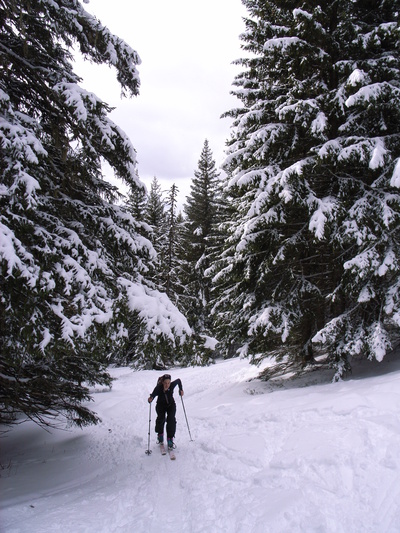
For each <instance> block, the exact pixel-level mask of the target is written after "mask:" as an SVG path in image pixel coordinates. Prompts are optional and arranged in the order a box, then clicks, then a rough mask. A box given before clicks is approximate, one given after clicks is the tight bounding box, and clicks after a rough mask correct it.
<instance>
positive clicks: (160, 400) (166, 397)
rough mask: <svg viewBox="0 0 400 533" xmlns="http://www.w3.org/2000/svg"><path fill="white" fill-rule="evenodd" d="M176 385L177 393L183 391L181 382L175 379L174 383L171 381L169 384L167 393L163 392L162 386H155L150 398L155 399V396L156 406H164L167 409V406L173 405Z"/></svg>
mask: <svg viewBox="0 0 400 533" xmlns="http://www.w3.org/2000/svg"><path fill="white" fill-rule="evenodd" d="M177 385H178V387H179V391H181V390H183V388H182V381H181V380H180V379H175V381H171V384H170V386H169V389H168V390H167V391H164V385H163V384H162V383H160V384H159V385H156V386H155V388H154V390H153V392H152V393H151V394H150V396H151V398H155V397H156V396H157V404H161V405H165V406H166V407H168V406H169V405H171V404H173V403H175V400H174V397H173V393H174V388H175V387H176V386H177Z"/></svg>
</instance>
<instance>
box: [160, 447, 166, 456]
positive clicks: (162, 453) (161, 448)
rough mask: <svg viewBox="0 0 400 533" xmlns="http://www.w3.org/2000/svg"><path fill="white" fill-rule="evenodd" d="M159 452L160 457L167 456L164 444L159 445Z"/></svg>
mask: <svg viewBox="0 0 400 533" xmlns="http://www.w3.org/2000/svg"><path fill="white" fill-rule="evenodd" d="M160 451H161V455H166V454H167V450H166V449H165V446H164V444H160Z"/></svg>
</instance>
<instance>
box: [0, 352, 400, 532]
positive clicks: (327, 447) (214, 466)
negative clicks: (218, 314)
mask: <svg viewBox="0 0 400 533" xmlns="http://www.w3.org/2000/svg"><path fill="white" fill-rule="evenodd" d="M382 368H384V367H382ZM397 368H398V367H397ZM389 369H390V368H389V366H387V367H386V370H389ZM257 372H258V371H257V369H256V368H254V367H251V366H249V365H248V363H247V362H245V361H240V360H231V361H225V362H220V363H218V364H216V365H214V366H212V367H209V368H187V369H179V370H175V371H174V372H173V373H172V378H173V379H174V378H176V377H180V378H181V379H182V381H183V385H184V389H185V396H184V401H185V407H186V412H187V415H188V420H189V425H190V430H191V433H192V436H193V438H194V442H190V440H189V433H188V430H187V427H186V422H185V418H184V414H183V410H182V404H181V401H180V399H179V398H178V397H177V398H176V400H177V403H178V410H177V419H178V430H177V435H176V443H177V445H178V448H177V450H176V452H177V453H176V454H177V460H176V461H170V460H169V458H168V456H164V457H162V456H161V455H160V453H159V451H158V449H157V448H156V446H155V434H154V431H153V425H154V424H153V422H154V418H155V416H154V414H155V413H154V404H153V405H152V423H151V425H152V429H151V446H152V449H153V453H152V455H150V456H147V455H146V454H145V450H146V448H147V436H148V415H149V405H148V403H147V396H148V394H149V392H150V391H151V390H152V389H153V387H154V384H155V382H156V378H157V376H158V375H159V373H157V372H150V371H148V372H132V371H131V370H130V369H128V368H122V369H113V370H112V373H113V375H114V376H115V377H117V378H118V379H117V380H116V382H115V384H114V387H113V390H112V391H111V392H109V391H97V392H96V393H95V394H94V399H95V405H94V409H95V410H96V411H97V412H98V413H99V414H100V416H101V417H102V420H103V422H102V423H101V424H100V425H98V426H96V427H91V428H87V429H85V430H83V431H81V430H78V429H70V430H68V431H55V432H52V433H51V434H50V433H47V432H45V431H43V430H42V429H40V428H38V427H37V426H35V425H34V424H31V423H26V424H23V425H21V426H19V427H17V428H16V429H14V430H13V431H12V432H11V433H10V434H9V436H8V437H7V438H6V439H2V441H1V443H0V444H1V465H2V470H1V478H0V491H1V518H0V520H1V522H0V524H1V526H0V529H1V531H3V532H6V533H50V532H51V533H55V532H62V533H114V532H115V533H117V532H118V533H120V532H121V533H131V532H132V533H133V532H135V533H142V532H143V533H156V532H157V533H169V532H172V531H173V532H174V533H186V532H187V533H202V532H204V533H210V532H211V533H220V532H221V533H222V532H229V533H268V532H271V533H272V532H273V533H289V532H290V533H295V532H305V533H314V532H315V533H317V532H318V533H325V532H329V533H330V532H335V533H336V532H338V533H353V532H354V533H367V532H371V533H396V532H400V371H399V370H397V369H396V368H394V370H392V371H391V372H389V373H386V374H385V373H382V374H381V375H379V376H376V377H365V378H364V379H354V377H353V379H352V380H350V381H346V382H340V383H336V384H331V383H329V384H315V385H311V386H308V387H305V388H294V387H282V388H281V389H278V390H275V391H274V392H271V389H270V388H269V387H268V386H267V384H265V383H261V382H259V381H257V380H256V381H248V380H249V379H250V378H251V377H254V376H255V375H256V374H257ZM356 377H357V376H356ZM175 395H176V394H175Z"/></svg>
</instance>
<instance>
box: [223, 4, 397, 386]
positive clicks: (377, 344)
mask: <svg viewBox="0 0 400 533" xmlns="http://www.w3.org/2000/svg"><path fill="white" fill-rule="evenodd" d="M244 4H245V5H246V7H247V9H248V11H249V14H250V17H249V18H248V19H247V20H246V31H245V32H244V33H243V35H242V39H243V49H244V50H245V51H247V52H249V57H248V58H245V59H243V60H241V61H239V63H240V64H242V65H243V67H245V70H244V71H243V73H242V74H240V75H239V76H238V77H237V78H236V80H235V85H236V87H237V88H236V89H235V91H234V92H235V94H236V95H237V97H238V98H239V99H240V100H241V101H242V103H243V107H241V108H239V109H237V110H233V111H231V112H229V113H228V115H230V116H231V117H233V119H234V122H233V126H234V132H233V136H232V139H231V141H230V146H229V154H228V157H227V161H226V170H227V172H228V173H229V175H230V182H229V192H230V195H231V204H232V205H233V206H234V208H235V217H234V220H233V221H232V225H231V229H230V236H229V239H228V240H227V242H228V246H227V249H226V251H225V253H224V259H223V261H221V262H220V264H219V270H220V274H219V275H218V280H217V283H218V284H219V287H220V290H221V291H223V292H224V294H225V297H224V299H223V300H221V301H220V303H219V304H218V305H217V306H216V308H215V310H216V312H217V313H218V316H219V323H220V332H221V335H222V337H223V338H224V341H223V342H224V346H225V351H226V352H227V351H228V350H229V349H230V347H232V346H234V347H235V349H237V350H238V351H239V352H240V353H242V354H247V355H250V356H251V358H252V359H253V360H254V361H257V360H259V359H260V358H263V357H265V356H266V355H268V354H269V353H271V350H278V351H279V353H280V354H281V356H282V357H285V360H287V361H288V362H290V361H292V362H294V363H296V362H299V361H302V362H306V361H309V360H312V358H313V355H314V347H313V346H314V345H315V343H316V342H320V343H322V344H323V346H324V350H325V351H326V352H327V355H328V358H327V361H328V362H329V363H331V364H333V365H334V366H335V368H336V369H337V375H338V376H339V375H341V373H342V372H343V371H345V370H346V369H348V368H349V364H350V361H351V358H352V357H368V358H376V359H378V360H381V359H382V358H383V356H384V354H385V353H386V352H387V350H389V349H390V348H391V347H393V346H394V343H395V342H396V339H397V337H398V332H399V325H400V321H399V318H398V317H399V316H400V315H399V298H398V287H399V282H400V279H399V264H398V259H397V258H398V256H399V254H398V252H399V250H398V243H399V227H400V226H399V205H400V197H399V194H398V188H399V185H400V183H399V178H398V176H399V175H400V172H399V170H398V169H399V168H400V163H399V155H400V144H399V143H400V136H399V130H400V120H399V118H400V115H399V113H400V106H399V103H400V102H399V98H400V93H399V89H398V87H399V81H400V70H399V26H398V12H399V7H400V6H399V2H398V1H394V2H388V1H386V0H380V1H378V2H363V1H354V2H346V1H344V0H343V1H340V0H339V1H336V2H322V3H321V2H319V3H318V5H316V4H315V3H314V2H308V1H303V2H296V1H289V2H287V1H285V2H283V1H278V0H276V1H270V2H269V1H261V0H244ZM224 324H229V329H228V328H227V327H226V326H224Z"/></svg>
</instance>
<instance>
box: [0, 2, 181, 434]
mask: <svg viewBox="0 0 400 533" xmlns="http://www.w3.org/2000/svg"><path fill="white" fill-rule="evenodd" d="M0 38H1V49H0V69H1V72H2V75H1V79H0V145H1V154H0V169H1V178H0V180H1V181H0V243H1V244H0V268H1V275H0V293H1V297H0V298H1V299H0V351H1V353H0V421H1V422H9V423H12V422H13V421H15V416H16V414H17V413H18V414H19V413H24V414H25V415H26V416H28V417H30V418H32V419H34V420H35V421H37V422H39V423H43V424H47V423H53V418H54V417H56V416H57V415H58V414H62V415H64V416H66V417H67V419H68V420H70V421H71V422H74V423H76V424H78V425H85V424H88V423H92V422H96V421H97V420H98V419H97V416H96V415H95V414H94V413H93V412H92V411H90V410H89V409H88V408H87V407H86V406H85V405H84V404H83V402H85V401H87V400H89V399H90V394H89V388H88V385H93V384H96V383H97V384H110V383H111V379H110V376H109V375H108V373H107V372H106V364H107V362H108V360H109V359H108V358H109V357H110V356H112V355H113V354H115V353H116V352H121V353H123V352H124V351H125V350H126V347H127V342H128V333H127V332H128V327H129V325H130V324H131V323H132V322H135V324H137V330H138V332H139V333H140V334H139V336H138V343H137V347H138V348H137V349H141V344H143V343H144V339H149V342H148V343H147V344H146V348H148V349H150V348H151V347H152V346H153V348H154V345H155V344H156V343H157V342H158V340H160V339H161V342H164V343H165V342H169V343H170V344H171V345H173V344H174V340H173V338H174V334H173V329H174V326H173V325H172V324H173V322H174V316H175V317H178V323H176V325H177V328H178V329H177V330H176V331H178V330H179V331H180V332H181V333H182V334H183V335H185V334H186V333H187V332H188V331H189V328H188V327H186V325H185V323H184V321H183V320H182V317H181V316H180V315H179V316H178V312H177V310H176V309H175V308H174V307H173V306H172V304H171V302H169V301H167V300H166V299H165V298H164V297H163V296H162V295H160V294H159V293H158V292H157V291H156V290H155V289H154V288H153V287H152V286H151V284H148V283H147V282H146V275H147V272H148V271H149V265H150V264H151V260H152V258H153V257H154V249H153V247H152V246H151V243H150V242H149V241H148V240H147V239H146V238H144V237H143V236H142V222H141V221H136V220H135V219H134V218H133V217H132V215H131V214H130V213H128V212H127V211H126V209H124V208H123V207H119V206H118V205H117V204H116V202H115V201H116V200H117V198H118V192H117V189H116V188H115V187H113V186H111V185H110V184H109V183H108V182H107V181H105V180H104V179H103V176H102V172H101V161H102V159H104V160H106V161H107V162H108V163H109V164H110V166H111V167H112V168H113V169H114V172H115V174H116V176H118V177H119V178H121V179H122V180H123V181H124V182H125V183H126V184H127V185H128V186H129V187H131V189H132V190H134V189H142V188H143V185H142V184H141V182H140V181H139V179H138V176H137V173H136V161H135V151H134V149H133V147H132V145H131V143H130V141H129V139H128V138H127V136H126V135H125V134H124V133H123V132H122V131H121V129H120V128H118V126H116V125H115V124H114V123H113V122H112V121H111V120H110V119H109V118H108V116H107V115H108V113H109V111H110V108H109V106H107V104H105V103H104V102H102V101H101V100H100V99H99V98H97V97H96V96H95V95H94V94H93V93H91V92H88V91H86V90H83V89H82V88H81V87H80V86H79V82H80V81H81V80H80V79H79V78H78V76H77V75H76V74H75V73H74V72H73V68H72V64H71V60H72V46H74V47H75V49H79V50H80V51H81V53H82V54H83V56H84V57H85V58H86V59H89V60H91V61H93V62H95V63H106V64H108V65H110V66H112V67H113V68H115V69H116V73H117V78H118V81H119V83H120V85H121V88H122V91H123V94H125V95H126V96H134V95H136V94H137V93H138V88H139V77H138V72H137V70H136V65H137V64H138V63H139V62H140V60H139V57H138V55H137V53H136V52H135V51H134V50H132V48H130V47H129V46H128V45H127V44H126V43H125V42H124V41H122V40H121V39H119V38H118V37H116V36H115V35H113V34H112V33H110V31H109V30H108V29H107V28H106V27H104V26H103V25H102V24H101V23H100V22H99V21H97V20H96V19H95V18H94V17H92V16H91V15H89V14H88V13H87V12H86V11H85V10H84V9H83V7H82V5H81V3H80V2H79V1H78V0H52V1H50V0H41V1H40V2H30V1H25V0H22V1H20V2H15V1H11V2H9V1H7V2H5V1H4V0H0ZM154 299H157V302H158V305H153V306H151V305H150V302H154ZM144 302H145V303H144ZM143 305H145V306H146V313H143V309H142V306H143ZM150 310H151V311H150ZM152 312H154V313H155V315H154V314H153V315H152V314H151V313H152ZM160 323H162V324H163V327H162V328H160V325H159V324H160ZM185 332H186V333H185ZM165 339H168V341H166V340H165Z"/></svg>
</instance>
